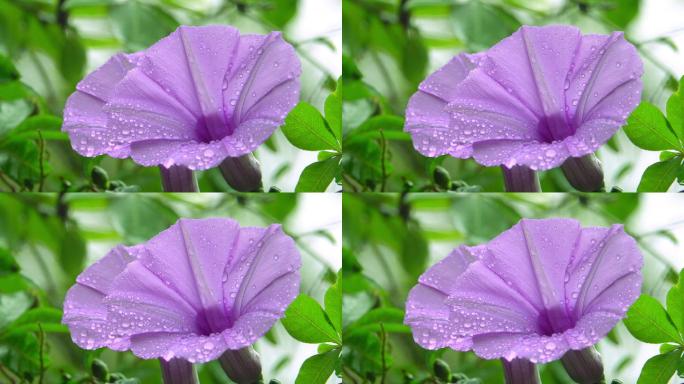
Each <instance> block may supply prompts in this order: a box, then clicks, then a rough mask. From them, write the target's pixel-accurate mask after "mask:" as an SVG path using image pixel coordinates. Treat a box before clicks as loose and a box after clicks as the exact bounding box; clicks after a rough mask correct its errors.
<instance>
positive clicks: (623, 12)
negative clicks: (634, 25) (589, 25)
mask: <svg viewBox="0 0 684 384" xmlns="http://www.w3.org/2000/svg"><path fill="white" fill-rule="evenodd" d="M639 2H640V0H607V1H602V2H601V5H600V9H601V11H602V13H603V14H604V15H605V17H606V19H608V20H609V21H610V22H612V23H613V24H615V25H617V26H618V27H620V28H621V29H623V30H624V29H625V27H626V26H627V24H629V23H630V22H631V21H632V20H634V18H635V17H636V15H637V14H638V13H639Z"/></svg>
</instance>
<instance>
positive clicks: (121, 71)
mask: <svg viewBox="0 0 684 384" xmlns="http://www.w3.org/2000/svg"><path fill="white" fill-rule="evenodd" d="M138 56H139V55H135V54H134V55H124V54H117V55H114V56H112V58H111V59H109V60H108V61H107V62H106V63H105V64H104V65H102V66H101V67H99V68H98V69H96V70H95V71H93V72H92V73H90V74H89V75H88V76H86V77H85V78H84V79H83V80H82V81H81V82H80V83H78V85H77V86H76V92H74V93H73V94H72V95H71V96H69V98H68V99H67V102H66V106H65V107H64V124H63V126H62V130H63V131H65V132H67V133H68V134H69V138H70V139H71V145H72V147H73V148H74V150H75V151H76V152H78V153H79V154H81V155H83V156H97V155H102V154H108V155H110V156H113V157H126V156H128V147H127V145H126V144H127V143H126V141H125V140H122V139H121V138H119V137H118V135H117V134H116V133H115V132H113V131H112V130H111V129H109V128H108V127H107V115H106V114H105V113H104V112H103V110H102V108H103V107H104V105H105V103H106V102H107V101H109V99H110V98H111V95H112V91H113V90H114V88H115V87H116V85H117V84H118V83H119V82H120V81H121V80H122V79H123V78H124V76H125V75H126V73H128V72H129V71H130V70H131V69H133V68H135V63H136V62H137V60H138Z"/></svg>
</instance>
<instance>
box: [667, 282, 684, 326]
mask: <svg viewBox="0 0 684 384" xmlns="http://www.w3.org/2000/svg"><path fill="white" fill-rule="evenodd" d="M683 284H684V269H683V270H682V271H681V272H680V273H679V281H677V284H676V285H674V286H672V288H670V290H669V291H668V292H667V302H666V303H667V313H668V314H669V315H670V319H671V320H672V322H673V323H674V325H675V326H676V327H677V329H678V330H679V333H684V290H683V289H682V285H683Z"/></svg>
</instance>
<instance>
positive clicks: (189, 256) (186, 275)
mask: <svg viewBox="0 0 684 384" xmlns="http://www.w3.org/2000/svg"><path fill="white" fill-rule="evenodd" d="M238 231H239V225H238V223H237V222H236V221H234V220H230V219H219V218H212V219H202V220H193V219H180V220H178V222H177V223H176V224H174V225H172V226H171V227H170V228H168V229H166V230H165V231H163V232H161V233H160V234H158V235H157V236H155V237H154V238H152V239H150V240H149V241H148V242H147V243H146V244H145V248H146V249H147V250H148V255H146V256H143V257H141V259H140V262H141V263H142V264H144V265H145V267H147V269H149V270H150V271H152V273H154V275H155V276H157V277H158V278H159V280H161V281H164V282H165V283H167V286H168V287H169V288H170V289H172V290H173V291H174V292H176V294H177V295H178V296H180V297H182V298H183V301H184V302H187V303H188V304H189V305H191V306H192V307H193V308H194V310H195V311H196V312H198V313H206V316H207V319H206V321H207V322H208V324H207V325H206V328H207V329H209V330H214V329H223V328H225V327H227V326H229V325H230V323H231V319H229V318H228V316H227V315H226V312H225V311H224V310H223V285H224V284H225V281H224V279H225V277H224V273H223V271H224V270H225V268H226V266H227V265H228V263H230V258H231V257H233V253H232V250H233V248H234V247H235V243H236V241H238ZM208 234H211V235H208Z"/></svg>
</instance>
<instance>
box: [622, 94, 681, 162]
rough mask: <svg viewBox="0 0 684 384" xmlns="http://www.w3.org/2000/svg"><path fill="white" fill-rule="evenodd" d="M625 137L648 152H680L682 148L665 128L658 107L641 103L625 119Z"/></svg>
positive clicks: (663, 119) (664, 122)
mask: <svg viewBox="0 0 684 384" xmlns="http://www.w3.org/2000/svg"><path fill="white" fill-rule="evenodd" d="M624 129H625V133H626V134H627V137H629V139H630V140H631V141H632V143H634V145H636V146H637V147H639V148H642V149H647V150H650V151H664V150H667V149H674V150H681V148H682V146H681V144H680V143H679V140H677V137H675V135H674V133H673V132H672V131H671V130H670V128H669V127H668V126H667V120H665V116H663V113H662V112H660V110H659V109H658V107H656V106H655V105H653V104H651V103H649V102H646V101H644V102H642V103H641V104H639V106H638V107H637V108H636V109H635V110H634V112H632V114H631V115H629V117H628V118H627V125H625V127H624Z"/></svg>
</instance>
